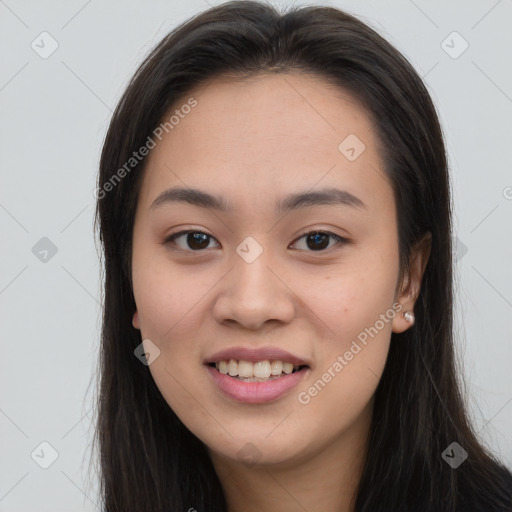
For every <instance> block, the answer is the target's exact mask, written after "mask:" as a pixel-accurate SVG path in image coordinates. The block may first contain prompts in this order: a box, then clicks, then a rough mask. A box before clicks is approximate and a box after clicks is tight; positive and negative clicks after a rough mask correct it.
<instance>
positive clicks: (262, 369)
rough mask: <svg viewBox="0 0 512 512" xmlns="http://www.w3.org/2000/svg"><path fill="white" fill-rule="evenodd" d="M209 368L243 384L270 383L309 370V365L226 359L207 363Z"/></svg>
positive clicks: (279, 361) (278, 361)
mask: <svg viewBox="0 0 512 512" xmlns="http://www.w3.org/2000/svg"><path fill="white" fill-rule="evenodd" d="M207 366H209V367H210V368H214V369H215V370H217V371H218V372H219V373H221V374H223V375H226V376H227V377H231V378H233V379H235V380H239V381H242V382H269V381H272V380H277V379H280V378H283V377H285V376H287V375H291V374H293V373H297V372H300V371H302V370H306V369H308V368H309V366H308V365H307V364H302V365H298V364H293V363H291V362H288V361H281V360H269V359H265V360H262V361H254V362H252V361H245V360H243V359H242V360H236V359H226V360H221V361H215V362H210V363H207Z"/></svg>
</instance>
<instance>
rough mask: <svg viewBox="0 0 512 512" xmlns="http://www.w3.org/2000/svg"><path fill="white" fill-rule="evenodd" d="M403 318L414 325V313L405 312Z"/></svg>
mask: <svg viewBox="0 0 512 512" xmlns="http://www.w3.org/2000/svg"><path fill="white" fill-rule="evenodd" d="M403 316H404V318H405V320H406V321H407V322H409V323H410V324H412V323H414V313H413V312H412V311H405V312H404V313H403Z"/></svg>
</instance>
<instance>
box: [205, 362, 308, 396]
mask: <svg viewBox="0 0 512 512" xmlns="http://www.w3.org/2000/svg"><path fill="white" fill-rule="evenodd" d="M206 367H207V369H208V371H209V373H210V375H211V377H212V378H213V381H214V383H215V384H216V386H217V387H218V388H219V389H220V391H221V392H222V393H223V394H224V395H227V396H228V397H229V398H231V399H233V400H235V401H238V402H244V403H253V404H256V403H265V402H271V401H274V400H277V399H278V398H281V397H282V396H283V395H285V394H286V393H287V392H288V391H290V390H291V389H292V388H294V387H295V386H296V385H297V384H298V383H299V381H300V380H302V378H303V377H304V376H305V375H306V373H307V371H308V370H309V366H307V365H293V364H292V363H290V362H283V361H279V360H268V359H267V360H263V361H256V362H250V361H244V360H240V361H237V360H235V359H230V360H227V361H218V362H215V363H213V362H212V363H209V364H207V365H206Z"/></svg>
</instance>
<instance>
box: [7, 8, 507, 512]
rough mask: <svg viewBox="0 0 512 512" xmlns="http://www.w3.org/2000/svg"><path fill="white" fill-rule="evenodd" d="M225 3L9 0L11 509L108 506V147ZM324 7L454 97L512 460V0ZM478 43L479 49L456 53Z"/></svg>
mask: <svg viewBox="0 0 512 512" xmlns="http://www.w3.org/2000/svg"><path fill="white" fill-rule="evenodd" d="M219 3H222V2H213V1H212V0H209V1H208V2H206V1H204V0H194V1H192V0H191V1H187V2H183V1H176V0H174V1H171V0H167V1H156V0H152V1H149V2H142V1H140V2H134V1H112V0H111V1H107V2H105V1H103V2H100V1H99V0H90V1H83V0H73V1H69V2H56V1H49V0H48V1H41V2H35V1H33V2H30V1H21V0H5V1H4V0H0V42H1V44H0V52H1V62H2V65H1V67H0V109H1V117H0V130H1V131H0V143H1V151H0V162H1V163H0V172H1V178H2V181H1V189H0V226H1V230H2V246H3V248H4V249H3V250H2V264H1V267H0V307H1V311H2V344H3V345H2V347H3V350H2V352H3V358H2V363H1V365H2V368H1V374H0V375H1V386H2V387H1V389H2V394H1V397H0V433H1V439H2V445H1V455H0V460H1V467H0V511H3V512H15V511H23V512H26V511H28V510H38V511H39V512H45V511H52V512H58V511H66V512H69V511H78V510H81V511H93V510H98V508H97V507H96V506H95V504H96V503H97V500H98V496H97V492H96V489H97V481H96V477H95V475H94V474H92V475H91V474H90V473H89V469H88V460H89V456H90V452H89V449H90V442H91V436H92V431H93V430H92V424H91V422H92V419H93V412H92V411H91V399H92V397H93V393H94V389H93V388H94V384H95V382H94V377H93V372H94V371H95V369H96V357H97V354H98V346H99V330H100V304H99V301H100V281H99V264H98V257H97V252H96V247H95V242H94V236H93V232H92V219H93V211H94V187H95V178H96V172H97V165H98V160H99V151H100V148H101V144H102V141H103V137H104V135H105V131H106V129H107V126H108V122H109V119H110V116H111V112H112V110H113V108H114V107H115V105H116V103H117V101H118V99H119V97H120V95H121V93H122V91H123V89H124V87H125V86H126V84H127V82H128V80H129V78H130V77H131V75H132V74H133V72H134V71H135V69H136V66H137V65H138V64H139V63H140V62H141V61H142V59H143V58H144V56H145V55H146V54H147V52H148V51H149V50H150V49H151V48H152V47H153V46H154V45H155V44H156V43H157V42H158V41H159V40H160V39H161V38H162V37H163V36H164V35H165V34H166V33H167V32H168V31H169V30H170V29H172V28H173V27H175V26H176V25H177V24H178V23H180V22H182V21H184V20H185V19H186V18H188V17H189V16H191V15H193V14H195V13H197V12H199V11H202V10H204V9H206V8H208V6H209V5H214V4H215V5H217V4H219ZM289 3H291V2H280V1H279V2H278V1H275V2H274V4H275V5H278V6H284V5H286V4H289ZM310 3H311V4H313V3H314V2H310ZM296 4H304V2H296ZM322 4H323V5H333V6H337V7H342V8H345V9H347V10H348V11H349V12H351V13H354V14H356V15H357V16H359V17H360V18H361V19H363V20H364V21H366V22H368V23H369V24H370V25H371V26H373V27H374V28H375V29H377V30H378V31H379V32H380V33H381V34H382V35H384V37H386V38H387V39H388V40H389V41H390V42H391V43H392V44H394V45H395V46H396V47H397V48H398V49H400V50H401V51H402V52H403V53H404V54H405V55H406V57H408V58H409V60H410V61H411V62H412V64H413V65H414V66H415V67H416V69H417V70H418V72H419V73H420V74H421V76H423V77H424V79H425V81H426V84H427V86H428V88H429V90H430V92H431V94H432V95H433V98H434V101H435V103H436V105H437V107H438V110H439V112H440V115H441V121H442V124H443V129H444V133H445V136H446V142H447V148H448V151H449V159H450V165H451V172H452V179H453V185H454V202H455V210H456V211H455V219H454V222H455V229H456V236H457V239H458V241H457V247H458V250H457V257H458V258H459V259H458V262H457V268H456V271H457V279H458V283H457V288H456V294H457V326H458V332H459V333H460V336H459V340H458V343H459V352H460V355H461V360H462V362H463V364H464V372H465V376H466V381H467V384H468V395H469V396H468V399H469V401H470V404H471V411H472V414H473V416H474V421H475V423H476V426H477V430H479V431H480V434H481V436H482V438H483V440H484V441H485V442H486V443H488V445H489V446H491V448H492V449H493V450H494V451H495V452H496V453H499V454H501V457H502V458H503V459H504V460H505V461H506V462H507V464H508V465H509V466H511V467H512V383H511V382H512V379H511V369H510V361H511V359H512V344H511V338H512V320H511V318H512V286H511V283H512V266H511V263H512V172H511V169H512V165H511V164H512V156H511V153H510V146H511V137H510V136H511V132H512V130H511V119H512V72H511V66H510V54H511V50H512V31H511V30H510V26H511V21H512V1H511V0H500V1H496V0H482V1H472V2H468V1H462V0H458V1H451V2H449V5H447V4H448V2H445V1H428V2H427V1H426V0H414V1H413V0H395V1H387V2H378V1H359V2H358V1H337V2H334V1H333V2H322ZM43 31H47V32H48V33H49V34H51V36H52V37H53V38H54V39H55V40H56V41H57V42H58V45H59V46H58V49H57V50H56V51H55V52H54V53H53V54H52V55H51V56H49V57H48V58H47V59H43V58H41V57H40V56H39V54H38V53H36V52H35V51H34V50H33V49H32V47H31V43H32V42H33V41H34V40H35V42H36V43H37V42H38V41H39V43H38V44H39V45H40V46H42V43H41V42H40V39H38V36H39V34H40V33H41V32H43ZM454 31H456V32H458V33H459V34H460V36H461V37H462V38H463V39H461V38H460V37H459V36H457V35H455V36H454V35H451V36H450V34H452V32H454ZM448 36H450V37H448ZM447 38H448V39H447ZM464 40H465V41H467V43H468V44H469V47H468V49H467V50H466V51H465V52H464V53H462V54H461V55H460V56H458V57H457V58H453V57H454V56H456V55H457V54H458V53H459V52H460V51H461V50H462V49H463V48H464V46H463V45H464ZM443 41H445V43H443ZM45 48H46V49H48V48H50V46H49V40H46V43H45ZM447 52H448V53H447ZM449 53H451V55H450V54H449ZM43 237H47V238H49V239H50V240H51V241H52V242H53V244H55V246H56V247H57V253H56V254H55V255H54V256H52V257H50V256H51V253H49V254H48V256H47V261H46V262H42V261H40V259H38V258H37V257H36V255H35V254H34V253H33V252H32V248H33V247H34V245H35V244H36V243H37V242H38V241H39V240H40V239H41V238H43ZM42 256H43V255H41V257H42ZM42 442H47V443H49V444H50V445H51V446H52V447H53V449H54V450H56V452H57V453H58V458H57V459H56V460H55V461H54V462H53V464H51V465H50V466H49V467H48V469H42V468H41V467H40V466H39V465H38V463H36V461H38V462H39V463H44V462H46V463H49V462H51V449H50V448H49V447H48V446H46V445H43V446H42V447H41V446H40V444H41V443H42ZM34 450H35V452H34ZM31 454H33V457H34V458H32V457H31Z"/></svg>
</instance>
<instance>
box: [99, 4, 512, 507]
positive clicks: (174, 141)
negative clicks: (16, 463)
mask: <svg viewBox="0 0 512 512" xmlns="http://www.w3.org/2000/svg"><path fill="white" fill-rule="evenodd" d="M97 222H98V223H99V227H100V238H101V241H102V243H103V249H104V254H105V258H104V264H105V305H104V317H103V331H102V352H101V383H100V384H101V385H100V397H99V404H98V406H99V409H98V414H99V416H98V425H97V442H98V443H99V448H100V464H101V492H102V499H103V502H104V508H105V510H106V511H108V512H113V511H130V510H133V511H137V512H141V511H146V510H147V511H153V512H155V511H170V510H173V511H174V510H176V511H177V510H189V511H192V510H197V511H205V510H210V511H230V512H234V511H237V512H238V511H244V512H248V511H253V510H254V511H255V510H265V511H274V510H276V511H277V510H279V511H292V510H293V511H295V510H308V511H317V510H318V511H319V510H322V511H324V510H329V511H336V512H342V511H343V512H345V511H358V512H362V511H364V512H370V511H371V512H378V511H382V512H383V511H394V512H397V511H407V512H420V511H421V512H427V511H428V512H434V511H435V512H439V511H443V512H455V511H456V512H466V511H486V512H489V511H505V510H512V484H511V482H512V475H510V473H509V472H508V471H507V470H506V469H505V467H504V466H503V465H502V464H501V463H500V462H499V461H497V460H496V459H495V458H494V457H493V456H492V455H491V454H490V453H489V452H488V451H487V450H486V449H485V448H484V447H483V446H482V445H481V444H480V442H479V441H478V439H477V438H476V435H475V433H474V430H473V428H472V426H471V424H470V422H469V420H468V418H467V413H466V410H465V405H464V403H463V400H462V397H461V392H460V388H459V382H458V381H459V376H458V375H457V373H456V370H455V365H454V355H453V339H452V318H453V304H452V300H453V296H452V293H453V292H452V256H451V250H452V248H451V203H450V190H449V176H448V171H447V163H446V156H445V150H444V144H443V139H442V134H441V130H440V126H439V121H438V118H437V115H436V111H435V108H434V106H433V104H432V101H431V99H430V97H429V95H428V93H427V91H426V89H425V87H424V85H423V83H422V82H421V80H420V78H419V77H418V75H417V74H416V72H415V71H414V70H413V69H412V67H411V65H410V64H409V63H408V62H407V61H406V59H405V58H404V57H403V56H402V55H401V54H400V53H399V52H398V51H397V50H396V49H394V48H393V47H392V46H391V45H390V44H389V43H387V42H386V41H385V40H384V39H383V38H382V37H380V36H379V35H378V34H377V33H376V32H374V31H373V30H372V29H371V28H369V27H368V26H366V25H365V24H363V23H362V22H360V21H359V20H357V19H356V18H354V17H352V16H350V15H348V14H346V13H344V12H342V11H340V10H338V9H334V8H328V7H304V8H300V9H299V8H295V9H292V10H290V11H289V12H288V13H286V14H280V13H279V12H277V11H276V10H275V9H274V8H273V7H271V6H269V5H266V4H264V3H259V2H251V1H246V2H229V3H226V4H223V5H221V6H219V7H216V8H212V9H210V10H208V11H206V12H204V13H202V14H200V15H198V16H196V17H195V18H193V19H191V20H189V21H188V22H186V23H184V24H183V25H181V26H180V27H178V28H177V29H176V30H174V31H173V32H172V33H170V34H169V35H168V36H166V37H165V38H164V39H163V40H162V41H161V42H160V43H159V45H158V46H157V47H156V48H155V49H154V50H153V51H152V52H151V54H150V55H149V56H148V58H147V59H146V60H145V62H144V63H143V64H142V65H141V67H140V68H139V69H138V71H137V73H136V74H135V76H134V77H133V79H132V81H131V83H130V84H129V86H128V88H127V90H126V92H125V93H124V95H123V97H122V98H121V100H120V102H119V105H118V106H117V109H116V111H115V113H114V116H113V119H112V122H111V124H110V127H109V130H108V134H107V137H106V140H105V143H104V147H103V151H102V156H101V162H100V173H99V177H98V202H97Z"/></svg>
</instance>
